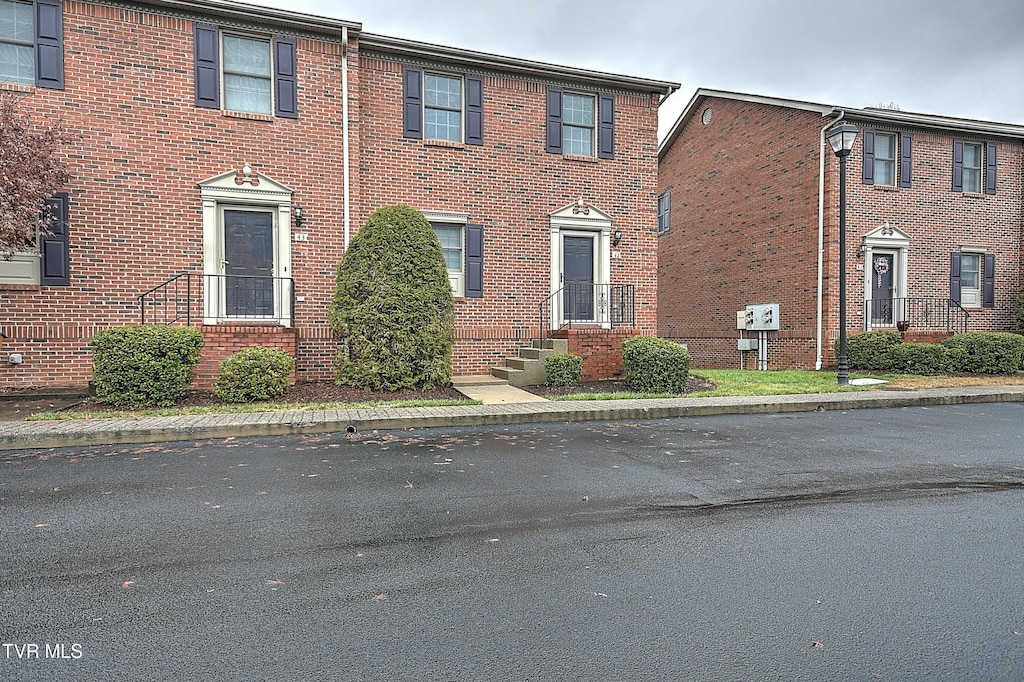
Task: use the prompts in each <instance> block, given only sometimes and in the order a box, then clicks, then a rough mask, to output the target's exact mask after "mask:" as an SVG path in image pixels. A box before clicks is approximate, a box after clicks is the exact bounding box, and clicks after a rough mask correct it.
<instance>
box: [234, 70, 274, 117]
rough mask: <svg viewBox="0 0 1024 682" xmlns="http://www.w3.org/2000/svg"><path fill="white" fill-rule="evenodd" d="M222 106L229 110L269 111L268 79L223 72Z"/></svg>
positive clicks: (256, 112) (267, 112)
mask: <svg viewBox="0 0 1024 682" xmlns="http://www.w3.org/2000/svg"><path fill="white" fill-rule="evenodd" d="M224 106H225V108H226V109H228V110H229V111H251V112H252V113H255V114H269V113H271V111H270V79H269V78H253V77H251V76H234V75H231V74H224Z"/></svg>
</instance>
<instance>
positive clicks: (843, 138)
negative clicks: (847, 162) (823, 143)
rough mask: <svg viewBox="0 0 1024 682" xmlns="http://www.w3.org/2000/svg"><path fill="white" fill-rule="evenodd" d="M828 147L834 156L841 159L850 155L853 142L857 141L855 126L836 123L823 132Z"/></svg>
mask: <svg viewBox="0 0 1024 682" xmlns="http://www.w3.org/2000/svg"><path fill="white" fill-rule="evenodd" d="M825 137H827V138H828V143H829V145H831V146H832V151H833V153H835V155H836V156H838V157H840V158H842V157H844V156H848V155H849V154H850V150H852V149H853V142H854V140H856V139H857V126H855V125H853V124H852V123H846V122H843V123H837V124H836V125H834V126H832V127H831V128H829V129H828V130H827V131H825Z"/></svg>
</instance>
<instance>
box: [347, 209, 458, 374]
mask: <svg viewBox="0 0 1024 682" xmlns="http://www.w3.org/2000/svg"><path fill="white" fill-rule="evenodd" d="M328 316H329V319H330V323H331V326H332V327H333V329H334V330H335V331H336V332H337V333H338V334H339V335H340V336H341V337H342V338H344V339H345V343H344V345H343V347H342V348H341V352H340V353H339V355H338V359H337V361H336V362H335V370H336V372H337V379H338V382H339V383H343V384H349V385H352V386H357V387H359V388H365V389H384V390H397V389H399V388H412V387H417V386H422V387H424V388H433V387H436V386H448V385H449V384H451V379H452V344H453V343H454V338H455V303H454V300H453V298H452V290H451V284H450V283H449V281H448V267H447V265H446V264H445V260H444V255H443V253H442V251H441V242H440V241H438V238H437V235H436V234H434V230H433V229H431V227H430V223H428V222H427V219H426V218H424V217H423V214H422V213H420V212H419V211H417V210H416V209H414V208H411V207H409V206H406V205H404V204H399V205H397V206H385V207H383V208H379V209H377V210H376V211H374V212H373V214H372V215H371V216H370V217H369V219H368V220H367V221H366V224H365V225H364V226H363V227H362V229H360V230H359V232H358V233H356V236H355V237H354V238H353V239H352V241H351V242H350V243H349V247H348V250H347V251H346V252H345V256H344V258H343V259H342V261H341V263H340V264H339V265H338V272H337V282H336V286H335V290H334V299H333V300H332V302H331V305H330V308H329V311H328Z"/></svg>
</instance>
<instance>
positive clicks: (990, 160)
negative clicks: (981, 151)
mask: <svg viewBox="0 0 1024 682" xmlns="http://www.w3.org/2000/svg"><path fill="white" fill-rule="evenodd" d="M996 161H997V159H996V145H994V144H992V143H989V144H986V145H985V194H995V193H996V165H997V164H996Z"/></svg>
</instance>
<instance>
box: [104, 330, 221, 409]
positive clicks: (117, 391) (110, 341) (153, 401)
mask: <svg viewBox="0 0 1024 682" xmlns="http://www.w3.org/2000/svg"><path fill="white" fill-rule="evenodd" d="M89 345H91V346H92V372H93V381H94V384H95V388H96V395H98V396H99V397H101V398H104V399H106V401H107V402H108V403H110V404H112V405H135V406H140V407H143V406H167V405H173V404H174V403H175V402H176V401H177V400H178V399H179V398H181V397H182V396H183V395H184V394H185V389H187V388H188V385H189V384H190V383H191V382H192V369H193V367H195V366H196V364H198V362H199V350H200V349H201V348H202V347H203V335H202V334H200V333H199V330H198V329H195V328H194V327H176V326H163V325H144V326H128V327H115V328H112V329H104V330H103V331H101V332H99V333H97V334H96V336H94V337H93V338H92V341H90V343H89Z"/></svg>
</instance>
